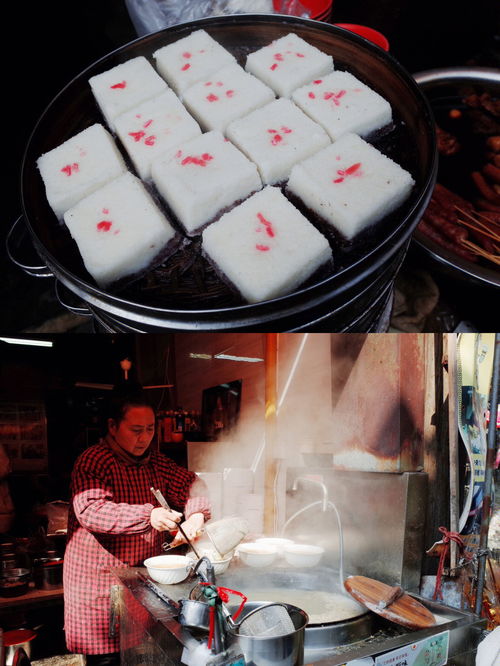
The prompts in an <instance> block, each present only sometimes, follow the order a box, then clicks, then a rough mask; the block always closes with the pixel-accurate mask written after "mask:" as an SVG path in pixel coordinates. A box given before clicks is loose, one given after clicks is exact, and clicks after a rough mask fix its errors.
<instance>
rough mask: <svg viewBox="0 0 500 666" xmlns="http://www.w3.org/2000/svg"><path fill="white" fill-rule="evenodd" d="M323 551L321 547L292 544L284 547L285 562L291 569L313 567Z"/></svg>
mask: <svg viewBox="0 0 500 666" xmlns="http://www.w3.org/2000/svg"><path fill="white" fill-rule="evenodd" d="M324 552H325V549H324V548H322V547H321V546H312V545H307V544H301V543H292V544H289V545H288V546H285V547H284V550H283V553H284V556H285V560H286V561H287V562H288V564H291V565H292V566H293V567H315V566H316V565H317V564H318V563H319V561H320V560H321V558H322V557H323V553H324Z"/></svg>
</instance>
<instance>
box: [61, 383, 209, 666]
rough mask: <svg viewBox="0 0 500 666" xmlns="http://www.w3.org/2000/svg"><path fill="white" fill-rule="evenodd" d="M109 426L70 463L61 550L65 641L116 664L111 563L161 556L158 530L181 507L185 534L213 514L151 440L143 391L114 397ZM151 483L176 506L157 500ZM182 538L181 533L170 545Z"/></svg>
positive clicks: (193, 481) (150, 414)
mask: <svg viewBox="0 0 500 666" xmlns="http://www.w3.org/2000/svg"><path fill="white" fill-rule="evenodd" d="M107 427H108V430H107V434H106V436H105V437H104V439H102V440H101V441H100V442H99V443H98V444H95V445H94V446H91V447H90V448H88V449H87V450H86V451H84V452H83V453H82V454H81V455H80V457H79V458H78V460H77V461H76V463H75V466H74V469H73V473H72V478H71V498H72V499H71V508H70V515H69V520H68V537H67V546H66V552H65V556H64V606H65V607H64V614H65V634H66V644H67V647H68V650H70V651H71V652H76V653H80V654H85V655H86V657H87V663H88V664H99V665H100V664H106V665H108V664H109V665H112V664H118V663H119V638H118V637H116V638H110V637H109V614H110V590H111V586H112V585H113V584H114V583H116V581H115V579H114V578H113V575H112V573H111V568H113V567H126V566H142V563H143V561H144V560H145V559H146V558H148V557H151V556H153V555H158V554H160V553H161V543H162V541H164V537H163V536H162V534H161V533H162V532H164V531H166V530H168V531H175V530H177V524H178V523H179V522H180V521H181V519H182V513H183V514H184V516H185V520H184V522H182V523H181V524H182V526H183V529H184V532H185V533H186V535H187V537H188V538H189V539H191V538H195V536H196V534H197V532H198V531H199V530H200V528H201V527H202V525H203V523H204V521H205V520H208V519H209V518H210V505H209V501H208V498H207V496H206V487H205V484H204V483H203V482H201V481H200V480H198V479H197V477H196V475H195V474H194V472H190V471H188V470H186V469H184V468H183V467H180V466H178V465H176V464H175V463H174V462H173V461H172V460H170V459H169V458H167V457H166V456H165V455H163V454H161V453H159V452H158V451H156V450H153V447H151V446H150V445H151V440H152V439H153V435H154V430H155V413H154V410H153V409H152V407H151V406H150V405H149V403H148V401H147V399H146V398H145V396H144V394H143V393H142V392H140V391H137V392H134V394H129V395H115V396H114V397H113V399H112V402H111V410H110V415H109V418H108V422H107ZM153 486H154V488H159V489H160V490H161V491H162V493H163V495H164V496H165V498H166V500H167V502H168V504H169V505H170V506H171V507H173V509H175V510H170V511H169V510H167V509H164V508H162V507H159V506H158V505H157V503H156V500H155V499H154V497H153V495H152V493H151V487H153ZM182 541H183V539H182V537H181V536H180V533H178V534H177V536H176V537H175V538H174V541H173V542H172V545H176V544H178V543H182Z"/></svg>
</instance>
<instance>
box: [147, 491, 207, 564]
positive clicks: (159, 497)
mask: <svg viewBox="0 0 500 666" xmlns="http://www.w3.org/2000/svg"><path fill="white" fill-rule="evenodd" d="M151 492H152V493H153V495H154V496H155V497H156V499H157V500H158V503H159V504H160V506H162V507H163V508H164V509H167V510H168V511H172V509H171V508H170V507H169V505H168V502H167V500H166V499H165V498H164V497H163V493H162V492H161V490H155V488H153V487H152V486H151ZM177 527H178V528H179V532H180V533H181V534H182V536H183V537H184V539H185V540H186V542H187V543H188V544H189V545H190V546H191V548H192V549H193V553H194V554H195V555H196V559H198V560H199V559H200V555H199V554H198V553H197V552H196V548H195V547H194V546H193V544H192V543H191V541H190V540H189V539H188V537H187V536H186V533H185V532H184V530H183V529H182V526H181V524H180V523H177Z"/></svg>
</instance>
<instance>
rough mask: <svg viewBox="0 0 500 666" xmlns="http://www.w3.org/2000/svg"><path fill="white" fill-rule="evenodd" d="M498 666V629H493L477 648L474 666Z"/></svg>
mask: <svg viewBox="0 0 500 666" xmlns="http://www.w3.org/2000/svg"><path fill="white" fill-rule="evenodd" d="M498 664H500V627H495V629H493V631H491V632H490V633H489V634H488V635H487V636H486V638H485V639H483V640H482V641H481V642H480V643H479V645H478V648H477V654H476V666H498Z"/></svg>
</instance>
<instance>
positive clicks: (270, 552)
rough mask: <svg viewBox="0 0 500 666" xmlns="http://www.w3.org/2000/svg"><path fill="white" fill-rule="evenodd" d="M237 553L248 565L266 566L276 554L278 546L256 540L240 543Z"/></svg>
mask: <svg viewBox="0 0 500 666" xmlns="http://www.w3.org/2000/svg"><path fill="white" fill-rule="evenodd" d="M238 554H239V556H240V558H241V560H242V561H243V562H244V563H245V564H247V565H248V566H249V567H268V566H269V565H270V564H272V563H273V562H274V560H275V559H276V557H277V556H278V548H277V546H271V545H268V544H262V543H256V542H249V543H240V545H239V546H238Z"/></svg>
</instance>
